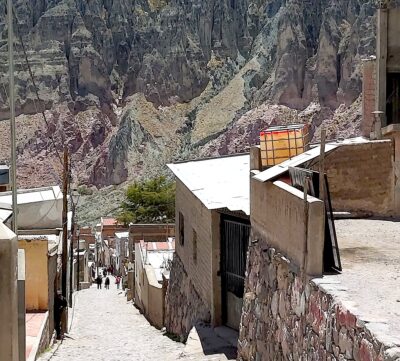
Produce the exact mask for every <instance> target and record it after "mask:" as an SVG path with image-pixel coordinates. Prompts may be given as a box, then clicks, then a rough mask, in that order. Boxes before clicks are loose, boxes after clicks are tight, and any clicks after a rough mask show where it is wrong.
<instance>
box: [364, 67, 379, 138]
mask: <svg viewBox="0 0 400 361" xmlns="http://www.w3.org/2000/svg"><path fill="white" fill-rule="evenodd" d="M375 77H376V61H375V60H365V61H363V84H362V97H363V98H362V114H363V118H362V122H361V135H363V136H364V137H368V138H369V136H370V133H371V132H372V131H373V127H374V115H373V114H372V112H373V111H375V110H376V109H375V79H376V78H375Z"/></svg>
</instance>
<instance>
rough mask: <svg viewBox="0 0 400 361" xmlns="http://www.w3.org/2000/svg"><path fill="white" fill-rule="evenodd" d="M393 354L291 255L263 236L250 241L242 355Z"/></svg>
mask: <svg viewBox="0 0 400 361" xmlns="http://www.w3.org/2000/svg"><path fill="white" fill-rule="evenodd" d="M394 351H395V352H394ZM393 352H394V353H393ZM393 354H395V355H399V353H397V352H396V349H390V346H387V345H383V344H382V343H381V342H379V341H378V340H377V339H376V338H375V337H374V336H373V334H372V333H371V332H370V331H369V330H368V329H367V326H366V325H365V324H364V323H363V322H362V321H360V320H358V319H357V317H356V316H355V315H353V314H352V313H351V312H350V311H349V310H347V309H346V308H345V307H344V306H343V305H342V304H341V303H339V302H338V300H337V298H335V297H334V296H333V295H331V294H329V293H327V292H326V291H325V290H324V289H323V288H322V287H320V286H318V285H317V284H316V283H315V282H313V281H308V280H306V279H305V278H303V277H302V276H301V275H299V274H297V273H296V272H294V271H293V269H292V268H291V263H290V261H289V260H288V259H287V258H285V257H283V256H282V255H280V254H278V253H276V252H275V249H273V248H270V247H269V246H268V245H267V244H266V243H264V242H263V241H259V242H258V243H257V244H251V245H250V247H249V256H248V264H247V273H246V281H245V295H244V303H243V310H242V319H241V328H240V335H239V342H238V360H241V361H250V360H259V361H261V360H262V361H283V360H316V361H319V360H321V361H322V360H324V361H328V360H329V361H333V360H355V361H374V360H376V361H383V360H397V359H398V358H397V357H396V356H394V357H393Z"/></svg>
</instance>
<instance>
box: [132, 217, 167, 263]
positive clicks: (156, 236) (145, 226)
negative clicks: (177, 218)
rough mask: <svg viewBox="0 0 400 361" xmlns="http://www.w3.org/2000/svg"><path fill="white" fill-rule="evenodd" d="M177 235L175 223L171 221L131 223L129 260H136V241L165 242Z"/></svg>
mask: <svg viewBox="0 0 400 361" xmlns="http://www.w3.org/2000/svg"><path fill="white" fill-rule="evenodd" d="M169 237H175V224H170V223H166V224H165V223H135V224H130V225H129V240H128V249H129V252H128V253H129V261H130V262H134V261H135V243H136V242H139V241H142V240H144V241H147V240H150V241H153V242H165V241H166V240H167V239H168V238H169Z"/></svg>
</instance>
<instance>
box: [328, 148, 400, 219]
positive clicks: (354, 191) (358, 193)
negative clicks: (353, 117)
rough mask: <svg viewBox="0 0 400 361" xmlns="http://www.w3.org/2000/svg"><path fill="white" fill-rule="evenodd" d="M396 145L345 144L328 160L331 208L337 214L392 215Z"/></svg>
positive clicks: (329, 155)
mask: <svg viewBox="0 0 400 361" xmlns="http://www.w3.org/2000/svg"><path fill="white" fill-rule="evenodd" d="M393 152H394V149H393V143H392V142H391V141H379V142H371V143H364V144H353V145H343V146H341V147H339V148H337V149H335V150H334V151H332V152H331V153H329V154H328V155H327V157H326V159H325V167H326V172H327V175H328V182H329V190H330V193H331V199H332V205H333V208H334V210H338V211H355V212H357V211H362V212H367V213H371V214H374V215H390V214H393V202H394V173H393V164H392V161H393Z"/></svg>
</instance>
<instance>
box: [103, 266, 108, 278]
mask: <svg viewBox="0 0 400 361" xmlns="http://www.w3.org/2000/svg"><path fill="white" fill-rule="evenodd" d="M103 276H104V277H105V276H107V268H106V267H104V269H103Z"/></svg>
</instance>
